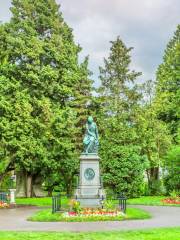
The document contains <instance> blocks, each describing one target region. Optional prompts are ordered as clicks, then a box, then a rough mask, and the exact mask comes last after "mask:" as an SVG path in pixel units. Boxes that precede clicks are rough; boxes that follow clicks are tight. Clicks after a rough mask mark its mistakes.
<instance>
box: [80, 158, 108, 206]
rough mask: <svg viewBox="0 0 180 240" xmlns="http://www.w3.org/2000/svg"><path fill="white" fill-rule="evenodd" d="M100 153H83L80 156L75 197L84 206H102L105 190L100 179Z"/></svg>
mask: <svg viewBox="0 0 180 240" xmlns="http://www.w3.org/2000/svg"><path fill="white" fill-rule="evenodd" d="M99 160H100V158H99V157H98V155H95V154H88V155H85V154H82V155H81V156H80V175H79V183H78V188H77V189H76V191H75V198H76V199H77V201H79V202H80V204H81V206H83V207H100V206H101V200H102V198H105V192H104V190H103V189H102V184H101V181H100V171H99Z"/></svg>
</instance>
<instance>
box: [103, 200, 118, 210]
mask: <svg viewBox="0 0 180 240" xmlns="http://www.w3.org/2000/svg"><path fill="white" fill-rule="evenodd" d="M103 208H104V209H106V210H107V211H111V210H115V209H116V208H117V206H116V204H115V202H114V201H113V200H105V201H104V203H103Z"/></svg>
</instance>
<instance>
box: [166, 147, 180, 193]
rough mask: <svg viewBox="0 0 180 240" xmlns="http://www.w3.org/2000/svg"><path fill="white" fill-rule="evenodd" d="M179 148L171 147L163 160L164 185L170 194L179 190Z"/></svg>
mask: <svg viewBox="0 0 180 240" xmlns="http://www.w3.org/2000/svg"><path fill="white" fill-rule="evenodd" d="M179 159H180V146H173V147H172V148H171V149H170V151H169V152H168V154H167V157H166V160H165V168H166V174H165V185H166V188H167V191H168V192H169V193H170V192H172V191H173V190H175V191H179V189H180V160H179Z"/></svg>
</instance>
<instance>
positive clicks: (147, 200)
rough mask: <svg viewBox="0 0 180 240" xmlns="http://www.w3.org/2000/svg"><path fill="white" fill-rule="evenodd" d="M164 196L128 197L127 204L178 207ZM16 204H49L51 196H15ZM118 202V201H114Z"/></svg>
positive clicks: (64, 201) (65, 204) (66, 203)
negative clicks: (165, 201) (168, 202)
mask: <svg viewBox="0 0 180 240" xmlns="http://www.w3.org/2000/svg"><path fill="white" fill-rule="evenodd" d="M165 198H167V197H165V196H143V197H139V198H132V199H128V201H127V203H128V204H133V205H153V206H177V207H180V204H179V205H178V204H167V203H163V202H162V201H161V200H162V199H165ZM68 201H69V200H68V198H66V197H63V198H62V202H61V203H62V206H63V207H64V208H66V207H67V206H68ZM16 202H17V204H25V205H35V206H51V204H52V198H51V197H44V198H17V199H16ZM116 202H118V201H116Z"/></svg>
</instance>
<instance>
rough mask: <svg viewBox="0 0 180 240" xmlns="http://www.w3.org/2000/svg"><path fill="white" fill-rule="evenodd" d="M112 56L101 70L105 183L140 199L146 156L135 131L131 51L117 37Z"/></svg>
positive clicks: (135, 76) (133, 76)
mask: <svg viewBox="0 0 180 240" xmlns="http://www.w3.org/2000/svg"><path fill="white" fill-rule="evenodd" d="M111 44H112V45H111V49H110V54H109V57H108V58H107V59H104V68H102V67H101V68H100V80H101V86H100V89H99V93H100V96H99V100H100V110H99V113H98V116H97V118H98V120H99V122H100V123H99V126H100V131H101V150H100V153H101V156H102V165H103V176H104V178H103V179H104V183H105V185H106V186H108V187H109V188H110V189H113V190H114V191H115V192H117V193H120V192H125V193H126V194H127V195H128V196H137V195H138V194H139V193H140V185H141V182H142V179H143V169H144V157H142V156H141V155H140V146H139V145H138V143H137V142H138V141H137V138H138V137H137V133H136V128H135V113H136V111H135V110H136V109H137V107H138V100H139V97H140V96H139V94H138V92H137V90H136V84H135V81H136V78H137V77H138V76H140V74H141V73H139V72H135V71H131V70H130V63H131V56H130V51H131V50H132V48H127V47H126V46H125V44H124V43H123V42H122V40H121V39H120V38H119V37H118V38H117V39H116V40H115V41H113V42H111Z"/></svg>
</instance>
